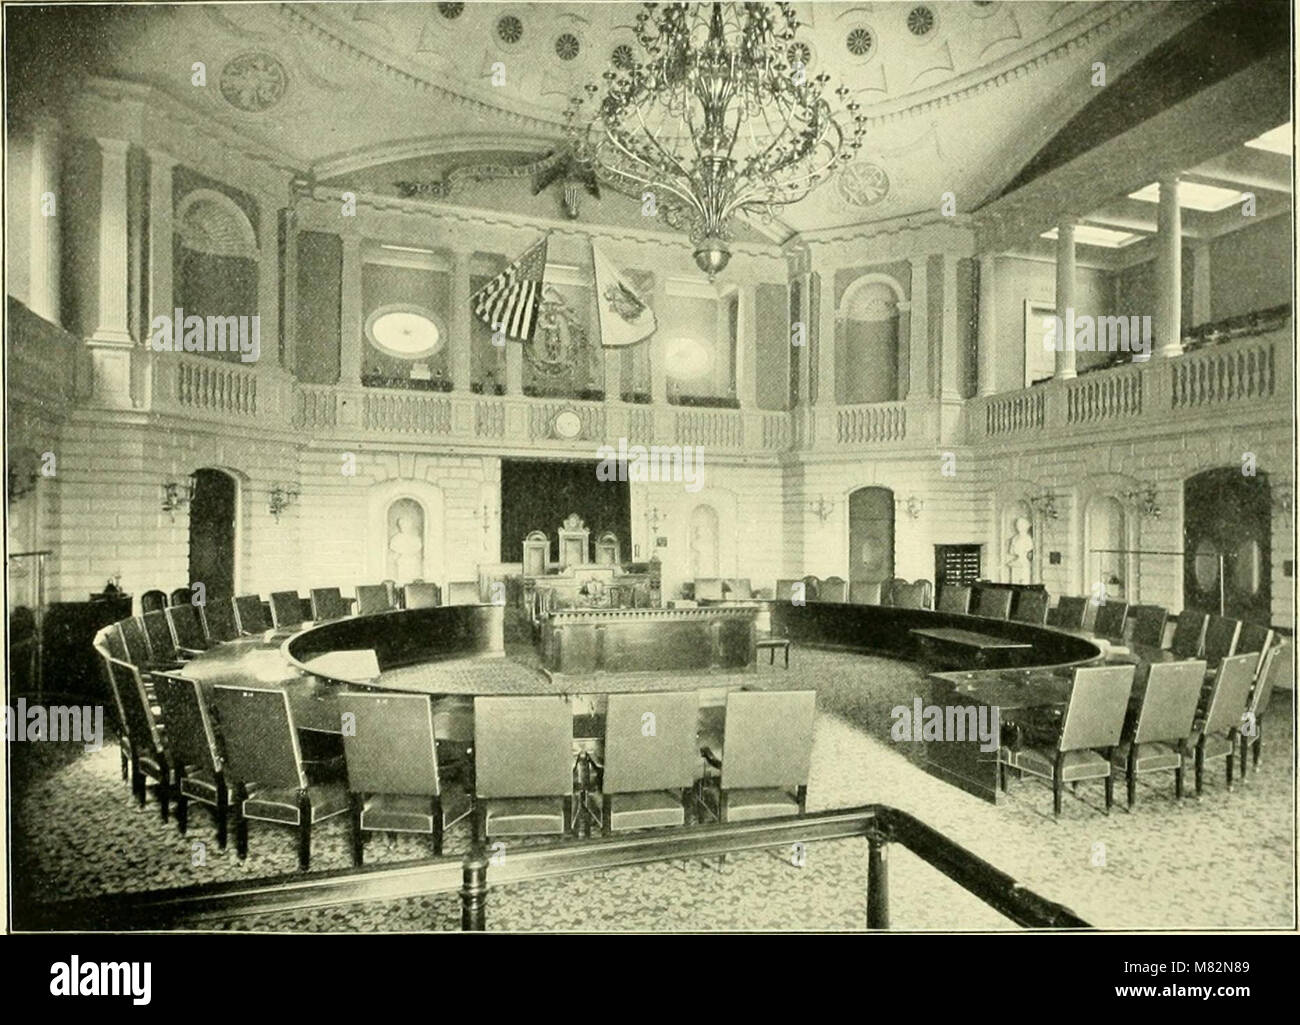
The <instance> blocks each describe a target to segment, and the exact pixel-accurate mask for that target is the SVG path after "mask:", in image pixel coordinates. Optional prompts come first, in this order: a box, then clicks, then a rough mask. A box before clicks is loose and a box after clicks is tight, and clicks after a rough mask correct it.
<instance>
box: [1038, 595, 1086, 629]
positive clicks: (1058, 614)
mask: <svg viewBox="0 0 1300 1025" xmlns="http://www.w3.org/2000/svg"><path fill="white" fill-rule="evenodd" d="M1087 614H1088V599H1087V598H1072V597H1068V596H1067V597H1063V598H1061V600H1060V601H1058V602H1057V603H1056V608H1054V609H1052V611H1051V612H1049V613H1048V615H1047V622H1048V623H1049V624H1050V625H1052V626H1056V627H1060V628H1061V629H1062V630H1082V629H1083V619H1084V616H1086V615H1087Z"/></svg>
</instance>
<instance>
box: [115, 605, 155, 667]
mask: <svg viewBox="0 0 1300 1025" xmlns="http://www.w3.org/2000/svg"><path fill="white" fill-rule="evenodd" d="M117 631H118V636H119V637H120V638H121V641H122V644H123V646H124V647H125V649H126V659H125V661H127V662H130V663H131V664H132V665H137V666H145V667H147V666H149V665H150V664H151V663H152V662H153V652H152V651H151V650H150V648H149V638H148V636H147V635H146V634H145V631H144V624H143V623H142V622H141V621H140V620H139V619H138V618H136V617H134V616H133V617H130V618H128V619H119V620H118V621H117Z"/></svg>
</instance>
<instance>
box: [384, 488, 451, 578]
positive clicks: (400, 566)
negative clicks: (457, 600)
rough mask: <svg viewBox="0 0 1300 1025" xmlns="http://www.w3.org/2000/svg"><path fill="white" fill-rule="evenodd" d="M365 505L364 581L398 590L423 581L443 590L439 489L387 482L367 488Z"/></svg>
mask: <svg viewBox="0 0 1300 1025" xmlns="http://www.w3.org/2000/svg"><path fill="white" fill-rule="evenodd" d="M367 505H368V515H367V520H366V522H367V532H366V577H367V581H368V582H370V583H375V582H378V581H380V580H394V581H396V582H397V583H398V584H399V585H401V584H409V583H411V582H412V581H414V580H424V581H427V582H430V583H436V584H438V585H439V586H440V587H442V588H443V589H444V590H445V589H446V584H447V579H446V561H447V560H446V545H445V537H446V531H445V530H444V521H445V499H444V496H443V492H442V489H441V488H440V487H438V486H437V485H436V484H430V483H429V482H428V481H420V480H407V479H400V478H399V479H395V480H388V481H384V482H383V483H381V484H375V485H372V486H371V487H370V489H369V493H368V495H367ZM395 574H398V575H395Z"/></svg>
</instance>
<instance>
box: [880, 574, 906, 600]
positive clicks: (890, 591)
mask: <svg viewBox="0 0 1300 1025" xmlns="http://www.w3.org/2000/svg"><path fill="white" fill-rule="evenodd" d="M906 586H907V581H906V580H904V579H903V578H902V577H891V578H890V579H889V580H886V581H885V584H884V586H883V587H882V588H881V589H880V601H881V603H882V604H884V605H897V604H898V592H899V589H900V588H904V587H906Z"/></svg>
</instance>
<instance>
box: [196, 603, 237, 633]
mask: <svg viewBox="0 0 1300 1025" xmlns="http://www.w3.org/2000/svg"><path fill="white" fill-rule="evenodd" d="M203 623H204V625H205V626H206V627H207V628H208V639H209V640H212V641H233V640H234V639H235V638H236V637H238V636H239V620H238V619H237V618H236V616H235V600H234V599H233V598H210V599H208V602H207V604H205V605H204V606H203Z"/></svg>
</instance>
